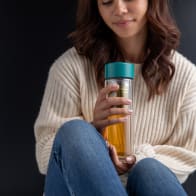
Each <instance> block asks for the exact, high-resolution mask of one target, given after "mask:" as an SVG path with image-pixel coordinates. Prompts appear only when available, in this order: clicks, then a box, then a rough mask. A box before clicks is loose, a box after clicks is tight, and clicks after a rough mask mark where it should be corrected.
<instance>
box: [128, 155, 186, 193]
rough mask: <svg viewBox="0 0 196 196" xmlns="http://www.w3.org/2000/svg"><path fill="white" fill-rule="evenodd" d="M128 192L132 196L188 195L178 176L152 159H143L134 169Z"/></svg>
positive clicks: (129, 179)
mask: <svg viewBox="0 0 196 196" xmlns="http://www.w3.org/2000/svg"><path fill="white" fill-rule="evenodd" d="M127 192H128V194H129V195H131V196H132V195H137V196H157V195H158V196H185V195H187V194H186V193H185V191H184V189H183V188H182V186H181V184H180V183H179V182H178V180H177V178H176V176H175V175H174V174H173V173H172V172H171V171H170V170H169V169H168V168H167V167H166V166H164V165H163V164H162V163H160V162H159V161H157V160H155V159H152V158H146V159H143V160H141V161H139V162H138V163H137V164H136V165H135V166H134V167H133V168H132V170H131V172H130V173H129V177H128V181H127Z"/></svg>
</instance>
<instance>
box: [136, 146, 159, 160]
mask: <svg viewBox="0 0 196 196" xmlns="http://www.w3.org/2000/svg"><path fill="white" fill-rule="evenodd" d="M134 155H135V157H136V163H137V162H139V161H140V160H142V159H144V158H155V155H156V153H155V151H154V149H153V147H152V146H151V145H150V144H142V145H140V146H137V147H136V149H135V153H134Z"/></svg>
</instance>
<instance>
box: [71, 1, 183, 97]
mask: <svg viewBox="0 0 196 196" xmlns="http://www.w3.org/2000/svg"><path fill="white" fill-rule="evenodd" d="M148 2H149V5H148V6H149V7H148V11H147V23H148V36H147V41H146V51H148V52H147V54H146V58H145V60H144V63H143V65H142V76H143V78H144V81H145V83H146V85H147V88H148V90H149V99H150V98H152V97H154V96H155V95H160V94H162V93H164V92H165V91H166V89H167V87H168V85H169V82H170V81H171V79H172V77H173V75H174V72H175V66H174V65H173V63H172V62H171V55H172V51H174V50H176V49H177V47H178V45H179V39H180V32H179V29H178V28H177V26H176V23H175V21H174V19H173V17H172V16H171V13H170V8H169V2H168V0H149V1H148ZM76 18H77V19H76V30H75V31H74V32H72V33H71V34H70V35H69V37H70V38H71V39H72V41H73V45H74V46H75V48H76V50H77V52H78V53H79V54H80V55H84V56H86V57H87V58H88V59H90V61H91V62H92V65H93V66H94V68H95V74H96V80H97V83H98V85H99V86H103V85H104V75H103V72H104V65H105V63H107V62H111V61H119V60H121V61H124V60H125V59H124V57H123V55H122V53H121V51H120V48H119V46H118V43H117V42H116V41H115V36H114V33H113V32H112V31H111V30H110V29H109V28H108V27H107V26H106V25H105V23H104V22H103V20H102V18H101V16H100V14H99V11H98V5H97V0H79V1H78V9H77V17H76Z"/></svg>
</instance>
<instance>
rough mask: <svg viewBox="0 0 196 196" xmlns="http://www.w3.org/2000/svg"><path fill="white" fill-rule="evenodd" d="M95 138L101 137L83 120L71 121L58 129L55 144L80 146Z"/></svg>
mask: <svg viewBox="0 0 196 196" xmlns="http://www.w3.org/2000/svg"><path fill="white" fill-rule="evenodd" d="M95 137H100V138H101V135H100V134H99V133H98V132H97V130H96V129H95V127H94V126H92V125H91V124H90V123H88V122H86V121H84V120H71V121H68V122H66V123H64V124H63V125H62V126H61V127H60V128H59V130H58V132H57V134H56V137H55V143H58V144H63V145H66V146H67V145H72V144H78V145H82V143H87V142H88V141H90V140H91V139H93V138H95Z"/></svg>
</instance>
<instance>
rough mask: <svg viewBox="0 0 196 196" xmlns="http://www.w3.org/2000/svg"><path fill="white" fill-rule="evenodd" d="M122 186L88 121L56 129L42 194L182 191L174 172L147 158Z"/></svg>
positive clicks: (73, 195) (117, 194) (104, 195)
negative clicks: (125, 185) (125, 184)
mask: <svg viewBox="0 0 196 196" xmlns="http://www.w3.org/2000/svg"><path fill="white" fill-rule="evenodd" d="M126 188H127V191H126V189H125V187H124V186H123V185H122V183H121V181H120V178H119V176H118V174H117V172H116V170H115V167H114V165H113V163H112V161H111V159H110V157H109V153H108V149H107V146H106V143H105V141H104V140H103V138H102V136H101V135H100V134H99V133H98V132H97V130H96V129H95V128H94V127H93V126H92V125H91V124H89V123H87V122H85V121H82V120H73V121H69V122H67V123H65V124H64V125H63V126H62V127H61V128H60V129H59V131H58V133H57V135H56V137H55V140H54V144H53V148H52V152H51V157H50V161H49V166H48V172H47V175H46V179H45V196H110V195H111V196H127V195H141V196H142V195H145V196H148V195H152V196H153V195H158V196H162V195H164V196H167V195H168V196H169V195H172V196H177V195H178V196H184V195H186V193H185V192H184V190H183V188H182V186H181V185H180V183H179V182H178V181H177V179H176V177H175V175H174V174H173V173H172V172H171V171H170V170H169V169H168V168H166V167H165V166H163V165H162V164H161V163H160V162H158V161H156V160H154V159H150V158H147V159H143V160H142V161H140V162H139V163H137V164H136V165H135V166H134V167H133V168H132V169H131V171H130V173H129V175H128V183H127V187H126Z"/></svg>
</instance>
